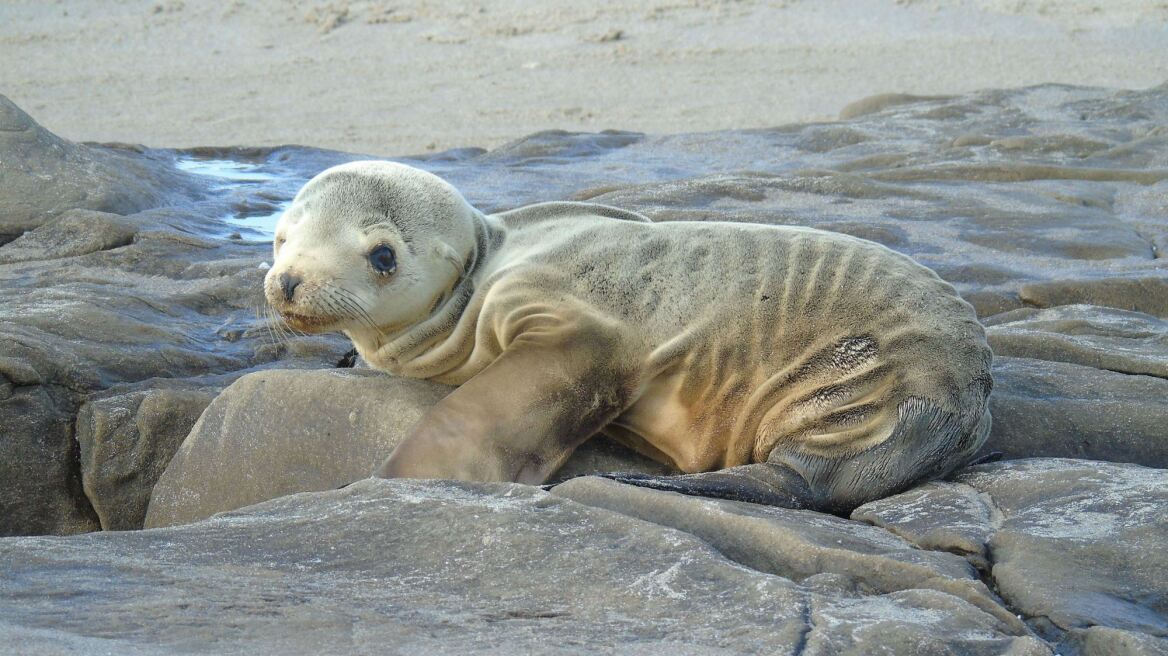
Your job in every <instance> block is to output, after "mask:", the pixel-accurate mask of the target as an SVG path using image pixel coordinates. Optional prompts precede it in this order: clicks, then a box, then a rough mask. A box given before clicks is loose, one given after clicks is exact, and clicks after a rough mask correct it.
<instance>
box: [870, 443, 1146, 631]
mask: <svg viewBox="0 0 1168 656" xmlns="http://www.w3.org/2000/svg"><path fill="white" fill-rule="evenodd" d="M1166 509H1168V470H1164V469H1153V468H1148V467H1140V466H1137V465H1129V464H1111V463H1101V462H1092V461H1085V460H1066V459H1028V460H1017V461H1013V462H1003V463H997V464H993V465H982V466H978V467H973V468H970V469H968V470H966V471H965V472H963V473H961V474H960V475H958V476H957V477H956V478H955V479H954V480H953V481H952V482H941V483H930V484H928V485H925V486H922V487H920V488H917V489H915V490H910V491H908V492H905V493H903V494H899V495H897V496H894V497H890V498H888V499H882V500H880V501H875V502H872V503H870V504H867V505H865V506H861V507H860V508H858V509H856V511H855V512H853V513H852V518H853V519H856V520H860V521H865V522H869V523H872V524H875V525H876V526H881V527H884V528H886V529H888V530H890V531H891V532H893V533H895V534H896V535H899V536H901V537H903V538H904V539H906V540H908V541H910V542H912V543H913V544H916V545H918V546H919V547H921V548H922V549H930V550H939V551H943V552H947V553H956V554H962V555H965V556H966V557H967V558H968V559H969V561H970V562H971V563H973V564H975V565H976V566H977V567H979V569H981V571H982V572H983V573H984V574H985V576H986V578H988V579H989V582H990V583H991V584H992V585H993V588H994V589H995V590H996V591H997V593H998V594H999V595H1001V597H1002V599H1003V600H1004V602H1005V603H1006V605H1007V606H1008V607H1009V608H1010V609H1011V610H1012V611H1013V612H1016V613H1018V614H1019V615H1020V616H1022V617H1024V618H1026V620H1027V622H1028V623H1029V624H1030V625H1031V626H1032V627H1033V628H1034V629H1035V630H1036V631H1037V632H1038V633H1039V634H1040V635H1042V636H1043V637H1045V638H1047V639H1049V640H1051V641H1052V642H1056V643H1057V642H1063V643H1065V645H1064V646H1063V648H1062V649H1061V651H1062V652H1063V653H1077V652H1078V650H1080V649H1082V650H1083V651H1084V653H1132V654H1138V653H1157V652H1156V651H1155V650H1154V649H1152V648H1153V647H1155V646H1156V645H1159V648H1161V649H1162V648H1164V647H1168V574H1166V573H1168V513H1166V512H1165V510H1166ZM1104 629H1106V631H1105V630H1104ZM1092 632H1094V633H1092ZM1125 634H1132V636H1131V637H1129V638H1124V637H1123V635H1125ZM1127 643H1130V645H1131V647H1130V649H1128V650H1127V651H1125V650H1124V649H1120V647H1122V646H1123V645H1124V644H1127ZM1105 647H1107V648H1110V649H1113V651H1107V650H1106V649H1105ZM1145 648H1147V649H1152V651H1141V649H1145Z"/></svg>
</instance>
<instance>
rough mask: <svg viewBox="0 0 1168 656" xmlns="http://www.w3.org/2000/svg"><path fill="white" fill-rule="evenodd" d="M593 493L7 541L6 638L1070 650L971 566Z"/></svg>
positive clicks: (651, 495) (382, 497)
mask: <svg viewBox="0 0 1168 656" xmlns="http://www.w3.org/2000/svg"><path fill="white" fill-rule="evenodd" d="M569 485H572V484H569ZM608 486H611V487H614V488H620V487H621V486H620V485H619V484H616V483H601V484H600V485H599V486H598V487H600V488H601V492H603V490H604V488H605V487H608ZM565 487H566V486H565ZM573 487H574V488H575V489H576V492H575V493H571V494H568V495H560V494H549V493H546V492H541V491H539V490H536V489H535V488H531V487H528V486H522V485H473V484H460V483H450V482H425V481H409V480H396V481H384V480H372V479H369V480H364V481H361V482H359V483H356V484H354V485H352V486H350V487H347V488H345V489H343V490H336V491H328V492H317V493H305V494H299V495H295V496H289V497H283V498H281V499H278V500H274V501H270V502H266V503H264V504H260V505H258V506H252V507H250V508H247V509H244V510H241V511H237V512H233V513H227V514H224V515H219V516H218V517H216V518H213V519H210V520H206V521H203V522H198V523H195V524H189V525H185V526H180V527H176V528H170V529H160V530H148V531H140V532H123V533H114V534H92V535H86V536H75V537H71V538H58V537H39V538H13V539H8V540H4V541H0V562H3V563H4V567H5V568H6V571H5V576H3V577H0V617H2V618H4V619H3V620H0V637H3V639H4V640H5V644H8V645H16V647H17V648H18V649H22V648H23V649H27V650H29V651H37V652H38V653H49V654H51V653H66V652H72V653H76V652H77V651H80V652H93V651H103V652H114V653H128V654H133V653H159V652H161V653H174V652H181V653H240V652H247V653H256V654H308V653H362V652H366V651H368V652H376V653H401V654H417V653H453V652H457V653H469V654H515V653H548V654H592V653H632V654H656V653H663V652H670V653H673V652H676V653H680V654H735V653H796V652H798V651H800V650H803V653H807V654H836V653H841V654H846V653H854V654H872V653H918V654H936V653H954V654H986V655H987V656H988V655H990V654H1001V653H1007V652H1008V653H1016V654H1034V655H1038V654H1046V655H1049V654H1050V653H1051V651H1050V649H1049V647H1047V646H1046V644H1045V643H1044V642H1043V641H1042V640H1040V639H1039V638H1038V637H1036V636H1035V635H1033V633H1032V632H1031V631H1030V630H1029V629H1028V627H1026V626H1025V624H1024V623H1022V622H1020V621H1019V620H1018V619H1017V618H1016V617H1015V616H1014V615H1013V614H1012V613H1011V612H1010V611H1008V610H1006V609H1005V608H1003V607H1001V606H1000V605H998V604H997V602H996V601H995V599H994V596H993V594H992V593H991V592H989V591H988V590H987V589H986V588H985V586H984V585H983V584H982V583H981V582H980V581H979V580H978V579H977V577H976V575H975V572H974V569H973V568H972V567H970V566H969V565H968V563H966V562H965V560H963V559H962V558H961V557H959V556H955V555H952V554H948V553H942V552H929V551H921V550H918V549H916V548H914V547H913V546H912V545H911V544H910V543H909V542H907V541H905V540H903V539H901V538H898V537H896V536H894V535H892V534H891V533H888V532H886V531H883V530H881V529H877V528H873V527H871V526H866V525H864V524H860V523H855V522H848V521H846V520H843V519H838V518H832V517H826V516H822V515H815V514H813V513H788V512H784V511H775V510H773V509H767V508H757V507H751V506H748V505H744V504H733V503H727V502H712V501H706V500H701V499H692V498H685V497H678V496H676V495H673V494H671V493H666V492H654V491H641V492H639V493H638V495H637V497H636V499H637V500H639V501H638V502H640V500H644V501H646V502H648V503H652V502H653V501H654V500H655V498H656V497H662V498H663V499H664V500H663V501H662V502H661V505H662V507H669V506H670V504H672V505H674V506H677V505H678V504H681V505H682V506H688V507H689V509H690V510H689V512H688V514H692V515H694V516H695V518H696V519H695V520H694V522H695V524H701V523H702V522H706V523H707V525H708V526H709V527H713V528H715V529H716V528H717V525H718V524H719V523H724V524H725V526H727V527H733V528H740V529H749V530H748V532H747V533H745V534H744V535H739V536H736V537H735V536H726V540H736V544H738V545H740V548H739V549H738V550H736V551H730V550H729V548H728V546H727V544H724V543H719V544H711V543H710V542H708V541H707V539H706V537H703V535H704V533H699V531H701V530H702V529H701V528H700V527H697V526H695V527H694V529H693V530H694V531H695V532H689V531H688V530H686V529H681V530H679V529H678V528H675V527H674V526H673V525H672V524H673V523H675V522H674V521H673V520H674V519H676V518H675V517H674V516H673V515H671V516H670V518H669V519H668V520H667V521H666V522H664V523H655V522H654V521H646V520H645V519H642V518H639V517H638V516H636V514H632V515H630V514H625V513H623V512H617V511H613V510H609V509H606V508H604V507H598V506H594V505H590V504H589V503H580V502H577V501H574V500H571V499H570V498H569V497H570V496H575V494H576V493H579V494H581V495H583V491H582V490H581V489H580V486H579V485H574V486H573ZM617 496H619V494H617ZM589 501H591V499H590V500H589ZM678 511H679V512H678V513H677V514H679V515H684V514H686V512H685V511H684V507H683V508H679V509H678ZM800 527H802V528H800ZM792 546H802V547H804V548H807V549H810V550H812V551H810V552H809V553H807V554H800V553H789V552H788V550H789V548H790V547H792ZM817 561H820V562H821V563H822V567H819V568H817V567H815V563H816V562H817ZM64 572H68V575H63V573H64ZM816 572H820V573H816ZM213 627H222V628H219V629H216V628H213Z"/></svg>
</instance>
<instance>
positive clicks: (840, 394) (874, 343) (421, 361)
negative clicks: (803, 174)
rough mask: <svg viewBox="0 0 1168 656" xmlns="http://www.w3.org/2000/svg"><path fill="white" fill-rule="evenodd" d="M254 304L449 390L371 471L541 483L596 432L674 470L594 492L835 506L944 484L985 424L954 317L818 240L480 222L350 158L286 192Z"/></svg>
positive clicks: (588, 220)
mask: <svg viewBox="0 0 1168 656" xmlns="http://www.w3.org/2000/svg"><path fill="white" fill-rule="evenodd" d="M264 290H265V294H266V296H267V299H268V301H269V302H270V303H271V305H272V307H273V308H275V310H277V311H278V312H279V313H280V315H281V316H282V317H283V318H284V320H285V321H287V322H288V324H290V325H291V326H292V327H293V328H296V329H298V330H302V331H307V332H324V331H333V330H340V331H343V332H344V333H345V334H346V335H347V336H348V337H349V338H350V339H351V340H352V341H353V344H354V345H355V346H356V348H357V351H358V352H359V353H360V354H361V356H362V357H363V358H365V360H367V361H368V362H369V364H371V365H372V366H373V367H376V368H378V369H381V370H384V371H387V372H390V373H392V374H397V375H401V376H409V377H413V378H428V379H431V380H436V381H439V382H443V383H448V384H451V385H457V386H458V388H457V389H456V390H454V391H452V392H451V393H450V394H449V395H448V396H447V397H446V398H444V399H443V400H442V401H440V402H439V403H438V404H437V405H435V406H434V408H433V409H431V410H430V411H429V413H428V414H426V415H425V417H424V418H423V419H422V420H421V421H420V422H419V423H418V425H417V426H416V427H415V428H414V429H413V432H412V433H411V434H410V435H408V436H407V437H406V438H405V439H404V440H403V441H402V442H401V444H400V445H399V446H398V447H397V448H396V449H395V450H394V451H393V453H392V454H391V455H390V456H389V459H388V460H387V461H386V462H385V463H384V464H383V465H382V466H381V467H380V469H378V470H377V472H376V475H377V476H382V477H411V478H454V479H463V480H472V481H520V482H524V483H533V484H539V483H543V482H544V481H546V480H547V478H548V477H549V476H550V475H551V474H552V473H553V472H555V471H556V469H557V468H559V467H560V465H561V464H562V463H563V462H564V461H565V460H566V459H567V457H568V456H569V455H570V454H571V453H572V451H573V450H574V449H575V448H576V447H577V446H578V445H580V444H581V443H582V442H584V441H585V440H587V439H588V438H589V437H591V436H593V435H595V434H597V433H599V432H603V433H604V434H606V435H609V436H610V437H612V438H614V439H616V440H618V441H620V442H622V443H624V444H627V445H629V446H630V447H632V448H633V449H635V450H637V451H639V452H641V453H643V454H646V455H648V456H650V457H652V458H654V459H657V460H660V461H662V462H665V463H668V464H671V465H674V466H675V467H677V468H678V469H680V470H681V471H683V472H686V473H687V474H685V475H679V476H673V477H651V476H643V475H635V474H610V475H608V476H609V477H610V478H615V479H617V480H620V481H623V482H626V483H631V484H634V485H640V486H645V487H651V488H657V489H666V490H675V491H678V492H684V493H688V494H697V495H703V496H712V497H721V498H730V499H738V500H745V501H753V502H759V503H767V504H774V505H781V506H786V507H791V508H810V509H816V510H823V511H829V512H837V513H842V512H847V511H849V510H850V509H852V508H854V507H855V506H857V505H860V504H862V503H864V502H867V501H870V500H872V499H876V498H880V497H884V496H887V495H890V494H893V493H895V492H898V491H901V490H903V489H905V488H908V487H910V486H912V485H914V484H916V483H920V482H923V481H925V480H928V479H931V478H936V477H939V476H943V475H945V474H947V473H949V472H950V471H952V470H953V469H955V468H956V467H958V466H961V465H962V464H964V463H966V462H967V461H968V459H969V458H970V457H971V456H972V455H973V453H974V452H975V451H976V450H977V449H978V447H979V446H981V444H982V443H983V442H984V440H985V438H986V435H987V433H988V431H989V427H990V414H989V412H988V410H987V401H986V400H987V396H988V395H989V392H990V387H991V384H992V383H991V379H990V359H991V354H990V349H989V347H988V346H987V344H986V340H985V333H984V331H983V330H982V327H981V325H980V324H979V323H978V321H977V318H976V316H975V315H974V312H973V308H972V307H970V305H969V304H968V303H966V302H965V301H963V300H962V299H961V298H960V297H958V295H957V294H956V292H955V291H954V289H953V288H952V287H951V286H950V285H948V284H947V283H945V282H943V281H942V280H941V279H940V278H938V277H937V275H936V274H935V273H933V272H932V271H930V270H929V269H926V268H925V267H923V266H921V265H919V264H917V263H916V262H914V261H912V260H911V259H909V258H908V257H906V256H904V255H900V254H898V253H895V252H893V251H891V250H889V249H887V248H885V247H884V246H881V245H879V244H876V243H873V242H869V241H865V240H862V239H857V238H854V237H849V236H846V235H841V234H835V233H830V232H824V231H821V230H814V229H809V228H800V227H788V226H768V225H753V224H741V223H699V222H674V223H658V224H654V223H651V222H650V221H649V220H648V219H646V218H645V217H643V216H641V215H639V214H635V213H633V212H627V211H624V210H620V209H616V208H613V207H606V206H603V205H596V204H590V203H566V202H554V203H541V204H537V205H531V206H528V207H522V208H520V209H516V210H512V211H509V212H503V213H501V214H494V215H484V214H483V213H481V212H479V211H478V210H476V209H475V208H474V207H472V206H471V205H470V204H469V203H467V202H466V200H464V199H463V197H462V195H461V194H459V192H458V191H457V190H456V189H454V187H452V186H451V185H449V184H448V183H446V182H444V181H443V180H441V179H440V178H438V177H436V176H434V175H431V174H429V173H426V172H424V171H420V170H418V169H414V168H411V167H408V166H405V165H402V164H395V163H390V162H354V163H351V164H345V165H342V166H337V167H334V168H331V169H329V170H327V171H325V172H323V173H321V174H320V175H318V176H317V177H315V178H313V179H312V180H310V181H309V182H308V184H306V185H305V186H304V188H303V189H301V190H300V192H299V193H298V194H297V195H296V198H295V200H294V201H293V203H292V205H291V207H289V209H288V211H287V212H285V214H284V216H283V218H281V219H280V222H279V224H278V226H277V231H276V239H275V261H274V264H273V266H272V268H271V270H270V271H269V272H268V274H267V278H266V279H265V281H264Z"/></svg>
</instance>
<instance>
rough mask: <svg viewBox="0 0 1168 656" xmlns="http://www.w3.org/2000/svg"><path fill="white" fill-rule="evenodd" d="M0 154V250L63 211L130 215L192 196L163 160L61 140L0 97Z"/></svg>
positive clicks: (184, 179)
mask: <svg viewBox="0 0 1168 656" xmlns="http://www.w3.org/2000/svg"><path fill="white" fill-rule="evenodd" d="M0 154H2V155H3V156H0V189H3V190H4V192H3V194H0V244H2V243H4V242H7V241H11V240H12V239H14V238H16V237H19V236H20V235H21V233H23V232H26V231H28V230H32V229H33V228H36V227H37V226H40V225H42V224H44V223H46V222H48V221H50V220H52V219H53V218H54V217H56V216H58V215H60V214H62V213H63V212H66V211H68V210H73V209H89V210H98V211H101V212H112V213H115V214H130V213H133V212H139V211H141V210H145V209H148V208H151V207H158V206H160V205H164V204H169V203H172V202H174V201H175V200H177V199H180V198H189V197H191V196H193V195H195V194H197V193H198V187H197V185H196V184H195V183H194V181H193V180H191V178H190V176H187V175H184V174H182V173H181V172H180V171H177V170H175V169H174V167H173V166H163V165H161V164H162V162H164V161H166V160H167V159H168V158H167V156H166V155H165V154H161V153H152V152H149V151H144V150H135V149H126V148H102V147H94V148H91V147H88V146H82V145H79V144H75V143H72V142H70V141H67V140H65V139H61V138H60V137H57V136H56V135H54V134H52V133H51V132H49V131H48V130H46V129H44V128H42V127H41V126H40V125H37V123H36V121H34V120H32V118H31V117H29V115H28V114H26V113H24V112H23V111H21V109H20V108H19V107H17V106H16V105H14V104H13V103H12V101H11V100H9V99H8V98H6V97H4V96H3V95H0ZM46 181H50V182H49V183H48V184H46Z"/></svg>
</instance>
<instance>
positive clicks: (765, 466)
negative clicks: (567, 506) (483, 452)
mask: <svg viewBox="0 0 1168 656" xmlns="http://www.w3.org/2000/svg"><path fill="white" fill-rule="evenodd" d="M597 475H598V476H600V477H602V478H608V479H612V480H614V481H618V482H620V483H625V484H628V485H635V486H637V487H647V488H652V489H654V490H666V491H669V492H678V493H681V494H688V495H691V496H698V497H710V498H714V499H729V500H731V501H745V502H748V503H760V504H764V505H768V506H781V507H783V508H795V509H800V508H815V507H817V505H818V504H816V503H815V500H814V499H813V498H812V493H811V488H810V487H809V486H808V485H807V481H805V480H803V478H802V477H801V476H799V474H797V473H796V472H795V471H794V470H793V469H791V468H790V467H786V466H784V465H781V464H776V463H769V462H763V463H757V464H753V465H742V466H739V467H730V468H728V469H722V470H720V471H713V472H704V473H700V474H681V475H679V476H651V475H648V474H635V473H610V474H597Z"/></svg>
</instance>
